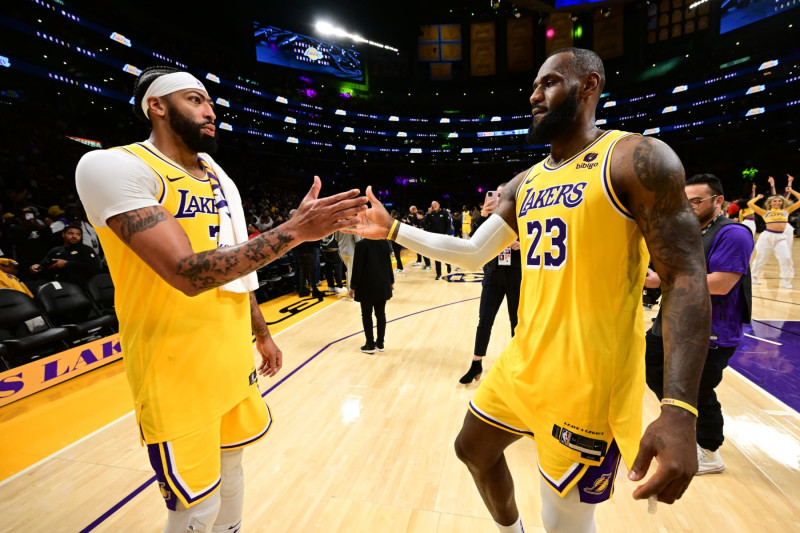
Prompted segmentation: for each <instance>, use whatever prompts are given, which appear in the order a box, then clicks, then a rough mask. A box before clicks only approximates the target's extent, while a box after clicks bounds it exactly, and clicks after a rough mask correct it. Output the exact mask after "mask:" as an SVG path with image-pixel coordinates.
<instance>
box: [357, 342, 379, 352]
mask: <svg viewBox="0 0 800 533" xmlns="http://www.w3.org/2000/svg"><path fill="white" fill-rule="evenodd" d="M361 351H362V352H364V353H375V345H374V344H371V343H369V342H368V343H367V344H365V345H364V346H362V347H361ZM381 351H383V350H381Z"/></svg>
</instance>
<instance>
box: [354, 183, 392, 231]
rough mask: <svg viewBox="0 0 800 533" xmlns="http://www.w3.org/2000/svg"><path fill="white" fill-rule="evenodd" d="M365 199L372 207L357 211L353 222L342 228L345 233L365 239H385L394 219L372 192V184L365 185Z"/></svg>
mask: <svg viewBox="0 0 800 533" xmlns="http://www.w3.org/2000/svg"><path fill="white" fill-rule="evenodd" d="M366 194H367V199H368V200H369V203H370V204H372V207H370V208H369V209H367V210H366V211H361V212H359V213H358V215H357V216H356V217H355V218H356V223H355V224H352V223H351V224H350V225H349V226H347V227H345V228H342V231H343V232H345V233H354V234H356V235H361V236H362V237H365V238H367V239H376V240H378V239H385V238H386V237H387V236H388V235H389V230H390V229H392V223H393V222H394V219H393V218H392V216H391V215H390V214H389V212H388V211H386V208H385V207H383V204H382V203H381V202H380V200H378V198H377V197H376V196H375V195H374V194H373V193H372V186H371V185H370V186H368V187H367V192H366Z"/></svg>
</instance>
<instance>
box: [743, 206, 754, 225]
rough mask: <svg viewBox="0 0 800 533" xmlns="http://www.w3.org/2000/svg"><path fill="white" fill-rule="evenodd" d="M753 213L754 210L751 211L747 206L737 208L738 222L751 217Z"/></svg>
mask: <svg viewBox="0 0 800 533" xmlns="http://www.w3.org/2000/svg"><path fill="white" fill-rule="evenodd" d="M754 213H755V211H753V210H752V209H750V208H749V207H745V208H743V209H739V222H744V220H745V219H746V218H747V217H750V218H751V219H752V218H754Z"/></svg>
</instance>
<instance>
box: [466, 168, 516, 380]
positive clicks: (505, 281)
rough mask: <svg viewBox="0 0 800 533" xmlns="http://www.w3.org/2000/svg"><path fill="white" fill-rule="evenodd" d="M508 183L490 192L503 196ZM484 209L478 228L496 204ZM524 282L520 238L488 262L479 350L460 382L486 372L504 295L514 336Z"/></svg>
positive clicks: (475, 377)
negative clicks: (496, 321)
mask: <svg viewBox="0 0 800 533" xmlns="http://www.w3.org/2000/svg"><path fill="white" fill-rule="evenodd" d="M505 185H506V184H505V183H501V184H500V185H498V186H497V192H495V191H490V192H489V193H487V196H488V195H489V194H496V195H497V196H498V197H499V196H500V192H501V191H502V190H503V187H504V186H505ZM483 205H484V206H486V207H484V210H483V211H481V216H480V217H479V218H478V220H477V221H475V223H476V226H475V228H476V229H477V228H478V227H479V226H480V225H481V224H482V223H483V222H484V221H485V220H486V219H488V218H489V217H490V216H491V214H492V213H493V212H494V208H493V207H488V206H489V205H495V206H496V205H497V204H496V203H491V202H484V204H483ZM520 283H522V264H521V261H520V252H519V241H514V243H512V245H511V246H510V247H509V248H506V249H505V250H503V252H502V253H501V254H500V255H499V256H497V257H495V258H494V259H492V260H491V261H489V262H488V263H486V264H485V265H484V266H483V283H482V284H481V285H482V289H481V304H480V311H479V315H478V329H477V331H476V332H475V350H474V352H473V354H474V355H473V356H472V365H471V366H470V368H469V370H468V371H467V373H466V374H464V375H463V376H461V379H459V380H458V381H459V383H463V384H464V385H466V384H468V383H470V382H472V381H475V380H478V379H480V377H481V374H482V373H483V358H484V357H485V356H486V348H487V347H488V346H489V338H490V337H491V335H492V326H493V325H494V319H495V317H496V316H497V311H499V310H500V304H502V303H503V298H505V299H506V307H507V308H508V319H509V321H510V322H511V336H512V337H513V336H514V330H515V329H516V327H517V308H518V307H519V286H520Z"/></svg>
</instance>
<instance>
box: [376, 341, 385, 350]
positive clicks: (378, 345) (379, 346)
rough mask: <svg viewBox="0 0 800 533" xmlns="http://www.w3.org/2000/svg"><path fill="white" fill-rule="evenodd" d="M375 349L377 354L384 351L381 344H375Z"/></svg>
mask: <svg viewBox="0 0 800 533" xmlns="http://www.w3.org/2000/svg"><path fill="white" fill-rule="evenodd" d="M375 347H376V348H377V349H378V351H379V352H382V351H383V350H384V348H383V343H382V342H376V343H375Z"/></svg>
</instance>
